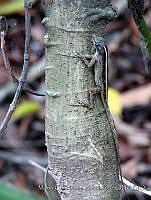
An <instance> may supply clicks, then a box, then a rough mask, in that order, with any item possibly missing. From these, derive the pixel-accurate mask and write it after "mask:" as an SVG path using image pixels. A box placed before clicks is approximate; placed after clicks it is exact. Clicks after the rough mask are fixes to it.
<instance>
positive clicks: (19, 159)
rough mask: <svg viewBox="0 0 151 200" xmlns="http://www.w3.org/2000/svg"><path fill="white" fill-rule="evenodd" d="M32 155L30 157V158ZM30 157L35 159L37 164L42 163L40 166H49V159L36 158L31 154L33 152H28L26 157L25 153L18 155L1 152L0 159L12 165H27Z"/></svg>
mask: <svg viewBox="0 0 151 200" xmlns="http://www.w3.org/2000/svg"><path fill="white" fill-rule="evenodd" d="M29 155H30V156H29ZM29 157H30V158H31V159H33V160H34V161H35V162H38V163H40V165H46V164H47V162H48V161H47V158H46V157H43V158H39V157H37V156H35V155H34V154H31V152H27V153H26V155H25V152H23V153H20V154H16V153H11V152H6V151H0V158H1V159H3V160H7V161H9V162H11V163H15V164H19V165H21V164H22V165H27V164H28V160H29Z"/></svg>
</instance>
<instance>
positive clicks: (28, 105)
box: [12, 101, 41, 121]
mask: <svg viewBox="0 0 151 200" xmlns="http://www.w3.org/2000/svg"><path fill="white" fill-rule="evenodd" d="M40 108H41V107H40V104H39V103H37V102H34V101H25V102H23V103H21V104H19V105H18V106H17V108H16V110H15V112H14V114H13V116H12V120H13V121H15V120H18V119H21V118H24V117H28V116H30V115H32V114H34V113H38V112H39V111H40Z"/></svg>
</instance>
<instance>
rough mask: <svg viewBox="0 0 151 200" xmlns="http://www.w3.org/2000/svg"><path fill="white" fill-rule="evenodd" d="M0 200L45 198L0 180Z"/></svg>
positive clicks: (43, 199) (35, 199)
mask: <svg viewBox="0 0 151 200" xmlns="http://www.w3.org/2000/svg"><path fill="white" fill-rule="evenodd" d="M0 200H46V198H43V197H40V196H38V195H34V194H32V193H31V192H29V191H26V190H23V189H21V188H18V187H14V186H13V185H11V184H8V183H5V182H3V181H0Z"/></svg>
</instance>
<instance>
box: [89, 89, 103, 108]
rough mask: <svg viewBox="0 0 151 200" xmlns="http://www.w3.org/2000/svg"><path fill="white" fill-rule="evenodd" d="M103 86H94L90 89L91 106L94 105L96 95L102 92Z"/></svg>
mask: <svg viewBox="0 0 151 200" xmlns="http://www.w3.org/2000/svg"><path fill="white" fill-rule="evenodd" d="M101 91H102V90H101V88H93V89H92V90H90V91H89V108H93V107H94V95H96V94H100V93H101Z"/></svg>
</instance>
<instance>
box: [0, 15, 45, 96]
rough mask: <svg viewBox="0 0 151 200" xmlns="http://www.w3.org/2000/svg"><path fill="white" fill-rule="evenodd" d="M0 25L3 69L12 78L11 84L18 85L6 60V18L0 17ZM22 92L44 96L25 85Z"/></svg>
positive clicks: (7, 59)
mask: <svg viewBox="0 0 151 200" xmlns="http://www.w3.org/2000/svg"><path fill="white" fill-rule="evenodd" d="M0 24H1V30H0V31H1V50H2V55H3V59H4V64H5V68H6V70H7V72H8V73H9V75H10V77H11V78H12V80H13V82H14V83H17V84H19V81H18V79H17V78H16V77H15V75H14V73H13V71H12V69H11V65H10V62H9V58H8V53H7V48H6V42H5V36H6V33H7V29H8V28H7V27H8V25H7V21H6V18H5V17H4V16H1V17H0ZM23 90H24V91H26V92H28V93H30V94H33V95H37V96H45V94H42V93H37V92H36V91H34V90H32V89H30V88H29V87H28V86H27V85H24V88H23Z"/></svg>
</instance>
